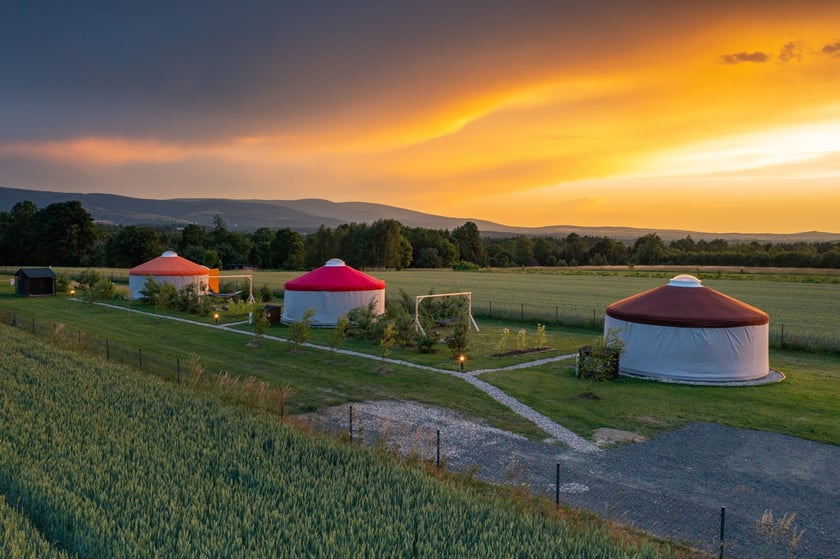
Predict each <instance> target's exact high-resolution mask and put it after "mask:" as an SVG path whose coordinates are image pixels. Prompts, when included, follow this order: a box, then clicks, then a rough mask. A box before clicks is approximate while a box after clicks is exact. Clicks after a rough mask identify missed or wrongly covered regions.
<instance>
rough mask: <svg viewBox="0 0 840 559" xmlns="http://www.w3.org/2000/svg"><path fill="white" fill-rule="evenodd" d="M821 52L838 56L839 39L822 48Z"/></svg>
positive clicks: (839, 54)
mask: <svg viewBox="0 0 840 559" xmlns="http://www.w3.org/2000/svg"><path fill="white" fill-rule="evenodd" d="M822 53H823V54H827V55H828V56H835V57H840V41H835V42H833V43H829V44H827V45H825V46H824V47H823V48H822Z"/></svg>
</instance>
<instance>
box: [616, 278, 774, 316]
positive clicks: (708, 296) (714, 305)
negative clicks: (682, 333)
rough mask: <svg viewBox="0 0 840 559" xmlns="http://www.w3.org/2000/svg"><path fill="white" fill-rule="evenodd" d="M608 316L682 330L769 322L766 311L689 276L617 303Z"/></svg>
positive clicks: (672, 280)
mask: <svg viewBox="0 0 840 559" xmlns="http://www.w3.org/2000/svg"><path fill="white" fill-rule="evenodd" d="M606 312H607V316H610V317H612V318H616V319H618V320H624V321H626V322H634V323H638V324H652V325H658V326H674V327H682V328H732V327H736V326H755V325H760V324H768V323H769V321H770V317H769V316H768V315H767V313H765V312H764V311H762V310H760V309H757V308H755V307H753V306H751V305H748V304H746V303H744V302H742V301H739V300H737V299H734V298H732V297H729V296H728V295H724V294H723V293H721V292H719V291H715V290H714V289H711V288H708V287H704V286H703V285H702V283H701V282H700V280H699V279H697V278H696V277H694V276H691V275H688V274H681V275H679V276H676V277H674V278H672V279H671V281H670V282H668V284H667V285H662V286H659V287H656V288H654V289H650V290H648V291H645V292H643V293H639V294H637V295H633V296H632V297H627V298H626V299H622V300H621V301H617V302H615V303H613V304H612V305H610V306H609V307H607V311H606Z"/></svg>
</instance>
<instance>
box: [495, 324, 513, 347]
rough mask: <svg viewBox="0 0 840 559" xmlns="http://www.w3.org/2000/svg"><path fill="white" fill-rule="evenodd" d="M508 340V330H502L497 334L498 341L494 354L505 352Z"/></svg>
mask: <svg viewBox="0 0 840 559" xmlns="http://www.w3.org/2000/svg"><path fill="white" fill-rule="evenodd" d="M508 340H510V329H508V328H503V329H502V331H501V332H500V333H499V341H498V342H496V353H504V352H506V351H507V346H508Z"/></svg>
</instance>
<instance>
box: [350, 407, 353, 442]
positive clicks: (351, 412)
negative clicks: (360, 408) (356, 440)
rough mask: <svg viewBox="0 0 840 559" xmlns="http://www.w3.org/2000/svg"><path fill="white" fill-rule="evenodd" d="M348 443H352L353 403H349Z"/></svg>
mask: <svg viewBox="0 0 840 559" xmlns="http://www.w3.org/2000/svg"><path fill="white" fill-rule="evenodd" d="M350 444H353V404H350Z"/></svg>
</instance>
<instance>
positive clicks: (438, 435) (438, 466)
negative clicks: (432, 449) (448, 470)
mask: <svg viewBox="0 0 840 559" xmlns="http://www.w3.org/2000/svg"><path fill="white" fill-rule="evenodd" d="M435 466H436V467H437V469H438V470H439V469H440V429H438V430H437V457H436V458H435Z"/></svg>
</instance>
